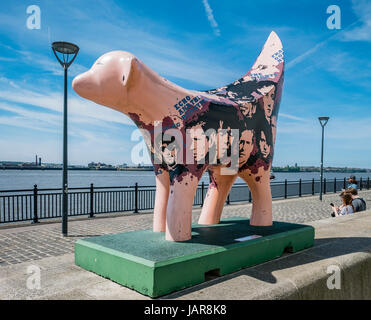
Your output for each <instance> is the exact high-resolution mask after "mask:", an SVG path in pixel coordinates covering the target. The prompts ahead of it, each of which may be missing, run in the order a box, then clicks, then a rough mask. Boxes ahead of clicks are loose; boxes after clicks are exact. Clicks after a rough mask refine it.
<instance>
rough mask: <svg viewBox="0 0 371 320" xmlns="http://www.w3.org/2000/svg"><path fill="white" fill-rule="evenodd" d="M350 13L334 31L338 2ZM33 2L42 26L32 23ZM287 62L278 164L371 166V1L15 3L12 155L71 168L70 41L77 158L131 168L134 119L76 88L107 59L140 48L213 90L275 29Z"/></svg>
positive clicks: (149, 58) (9, 97)
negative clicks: (57, 53)
mask: <svg viewBox="0 0 371 320" xmlns="http://www.w3.org/2000/svg"><path fill="white" fill-rule="evenodd" d="M333 4H336V5H338V6H339V8H340V9H341V29H340V30H336V29H333V30H330V29H328V28H327V25H326V21H327V18H328V17H329V16H330V14H327V13H326V9H327V7H328V6H329V5H333ZM29 5H38V6H39V7H40V10H41V28H40V29H39V30H37V29H33V30H30V29H28V28H27V26H26V21H27V18H28V16H29V15H28V14H27V13H26V9H27V7H28V6H29ZM272 30H274V31H276V33H277V34H278V36H279V37H280V38H281V40H282V43H283V46H284V49H285V57H286V72H285V84H284V89H283V97H282V101H281V107H280V113H279V119H278V130H277V141H276V147H275V158H274V162H273V165H275V166H278V165H286V164H290V165H293V164H295V163H298V164H299V165H319V160H320V143H321V127H320V124H319V122H318V120H317V117H318V116H323V115H325V116H329V117H330V121H329V123H328V125H327V126H326V132H325V135H326V138H325V163H324V164H325V166H348V167H365V168H371V160H370V159H371V139H370V138H371V125H370V124H371V59H370V57H371V2H370V1H366V0H353V1H336V2H335V1H323V0H322V1H319V0H317V1H315V0H310V1H306V0H303V1H297V2H294V1H278V0H269V1H265V0H262V1H259V2H258V1H237V0H235V1H222V0H192V1H170V0H162V1H156V2H154V1H132V0H130V1H129V0H126V1H124V0H123V1H111V0H105V1H103V0H101V1H69V0H66V1H62V2H60V1H59V2H55V1H53V2H52V1H6V2H5V3H2V5H1V11H0V137H1V138H0V160H11V161H17V160H19V161H33V160H34V156H35V154H38V155H39V156H41V157H42V159H43V161H45V162H55V163H61V162H62V104H63V70H62V68H61V66H60V65H59V64H58V62H57V61H56V59H55V57H54V56H53V53H52V51H51V49H50V44H51V42H53V41H60V40H64V41H70V42H74V43H76V44H78V45H79V47H80V52H79V55H78V57H77V58H76V60H75V62H74V63H73V65H72V66H71V68H70V69H69V75H70V78H69V86H70V87H69V162H70V164H87V163H88V162H90V161H95V162H98V161H101V162H106V163H111V164H120V163H124V162H126V163H130V153H131V149H132V147H133V146H134V145H135V144H137V142H135V141H131V139H130V137H131V134H132V132H133V130H134V129H135V126H134V125H133V123H132V121H131V120H130V119H129V118H128V117H126V116H125V115H123V114H121V113H118V112H116V111H113V110H110V109H108V108H105V107H101V106H98V105H96V104H94V103H92V102H89V101H86V100H84V99H82V98H80V97H79V96H78V95H77V94H76V93H74V92H73V90H72V88H71V81H72V78H73V77H74V76H76V75H77V74H79V73H81V72H84V71H86V70H87V69H88V68H90V66H91V65H92V64H93V63H94V61H95V60H96V59H97V58H98V57H99V56H100V55H102V54H103V53H106V52H108V51H111V50H125V51H129V52H132V53H133V54H135V55H136V56H137V57H138V58H139V59H141V60H142V61H143V62H144V63H146V64H147V65H148V66H150V67H151V68H152V69H154V70H155V71H156V72H158V73H159V74H161V75H162V76H164V77H166V78H167V79H169V80H171V81H173V82H175V83H177V84H179V85H181V86H183V87H186V88H189V89H200V90H206V89H211V88H215V87H219V86H222V85H224V84H227V83H230V82H232V81H234V80H236V79H238V78H239V77H241V76H242V75H243V74H245V73H246V72H247V71H248V70H249V69H250V67H251V66H252V64H253V63H254V61H255V59H256V57H257V56H258V54H259V52H260V50H261V47H262V45H263V44H264V42H265V40H266V38H267V37H268V35H269V33H270V31H272Z"/></svg>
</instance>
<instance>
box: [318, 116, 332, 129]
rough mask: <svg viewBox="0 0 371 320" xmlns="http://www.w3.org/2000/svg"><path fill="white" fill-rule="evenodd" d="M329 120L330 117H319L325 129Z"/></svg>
mask: <svg viewBox="0 0 371 320" xmlns="http://www.w3.org/2000/svg"><path fill="white" fill-rule="evenodd" d="M329 119H330V117H318V120H319V123H320V124H321V126H322V127H324V126H325V125H326V124H327V122H328V120H329Z"/></svg>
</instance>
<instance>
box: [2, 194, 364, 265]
mask: <svg viewBox="0 0 371 320" xmlns="http://www.w3.org/2000/svg"><path fill="white" fill-rule="evenodd" d="M359 195H360V196H361V197H363V198H364V199H365V201H366V203H367V208H371V190H368V191H360V192H359ZM339 200H340V199H339V194H326V195H324V196H323V201H322V202H321V201H319V197H318V195H317V196H306V197H301V198H291V199H285V200H274V201H273V219H274V220H276V221H285V222H293V223H304V222H310V221H316V220H320V219H325V218H328V217H329V216H330V213H331V209H330V205H329V204H330V203H331V202H333V203H335V204H339V203H340V201H339ZM251 206H252V205H251V204H250V203H243V204H230V205H226V206H225V207H224V210H223V215H222V218H228V217H233V216H237V217H245V218H249V217H250V215H251ZM200 213H201V208H199V207H194V209H193V215H192V220H193V222H197V221H198V217H199V215H200ZM152 222H153V214H152V211H142V212H140V213H136V214H134V213H122V214H105V215H97V216H96V217H95V218H86V217H83V218H81V217H80V218H74V219H72V218H71V219H70V220H69V224H68V237H63V236H62V234H61V223H60V220H58V221H57V222H56V221H54V222H50V221H49V222H45V221H42V222H41V223H40V224H31V223H30V222H27V223H23V224H17V225H15V224H13V225H10V224H8V225H3V226H1V227H0V267H1V266H5V265H9V264H17V263H21V262H26V261H33V260H38V259H42V258H46V257H56V256H60V255H63V254H66V253H72V252H74V242H75V241H76V240H77V239H80V238H85V237H89V236H96V235H103V234H111V233H120V232H127V231H134V230H144V229H151V228H152Z"/></svg>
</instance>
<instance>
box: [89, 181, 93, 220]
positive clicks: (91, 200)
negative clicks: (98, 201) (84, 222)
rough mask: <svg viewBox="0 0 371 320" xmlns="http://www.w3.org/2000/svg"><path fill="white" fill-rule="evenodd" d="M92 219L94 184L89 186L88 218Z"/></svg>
mask: <svg viewBox="0 0 371 320" xmlns="http://www.w3.org/2000/svg"><path fill="white" fill-rule="evenodd" d="M93 217H94V184H92V183H91V184H90V214H89V218H93Z"/></svg>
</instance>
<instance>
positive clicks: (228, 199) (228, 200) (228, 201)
mask: <svg viewBox="0 0 371 320" xmlns="http://www.w3.org/2000/svg"><path fill="white" fill-rule="evenodd" d="M229 195H230V193H228V197H227V204H231V200H230V198H229Z"/></svg>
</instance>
